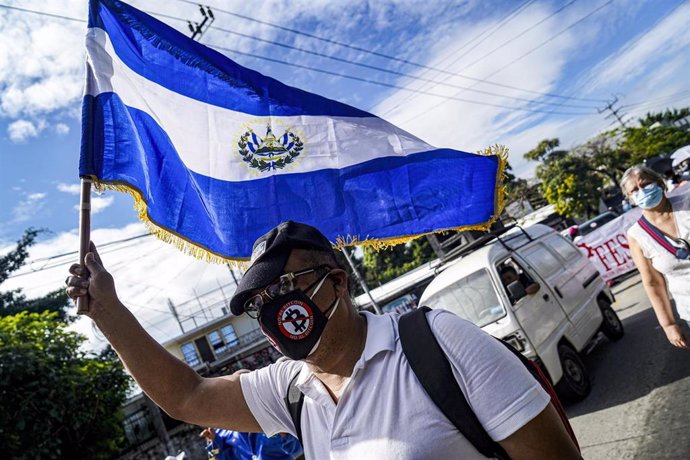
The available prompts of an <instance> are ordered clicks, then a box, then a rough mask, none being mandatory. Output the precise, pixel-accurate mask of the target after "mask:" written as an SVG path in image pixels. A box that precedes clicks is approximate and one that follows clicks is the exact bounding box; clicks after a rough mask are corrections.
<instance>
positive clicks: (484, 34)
mask: <svg viewBox="0 0 690 460" xmlns="http://www.w3.org/2000/svg"><path fill="white" fill-rule="evenodd" d="M533 2H534V0H528V1H526V2H524V3H522V4H521V5H518V7H517V8H515V9H514V10H512V11H510V12H509V13H508V14H507V15H506V16H505V17H503V19H501V20H500V21H499V22H498V23H497V24H496V25H495V26H494V27H489V28H487V29H486V30H485V31H484V32H482V33H481V34H479V35H476V36H474V37H472V38H470V39H469V40H468V41H466V42H465V43H464V44H463V45H462V46H460V47H459V48H457V49H455V50H453V51H451V52H450V53H448V54H447V55H446V56H444V57H443V58H442V59H441V62H446V61H448V60H449V59H451V58H452V57H453V56H454V55H456V54H457V53H460V51H462V50H463V49H465V48H466V47H467V46H469V45H470V43H472V42H474V41H476V40H479V41H478V42H477V43H475V44H474V45H473V46H472V47H471V48H470V49H469V50H468V51H467V52H469V51H472V50H473V49H475V48H476V47H477V46H478V45H480V44H481V43H483V42H484V41H485V40H486V39H487V38H489V37H490V36H491V35H492V34H493V33H494V32H495V31H497V30H498V29H499V28H500V27H501V26H502V25H504V24H507V23H508V21H510V19H512V18H513V17H514V16H515V15H517V14H518V13H520V12H521V11H523V10H524V9H525V8H526V7H527V6H529V5H531V4H532V3H533ZM467 52H465V53H463V54H461V55H460V58H462V57H464V56H465V55H466V54H467ZM460 58H458V59H460ZM458 59H456V60H454V61H453V62H452V63H451V64H448V65H446V66H444V67H445V68H444V70H448V69H450V68H451V66H452V65H453V64H454V63H456V62H457V61H458ZM428 73H431V69H424V71H423V72H422V73H421V75H420V76H424V75H426V74H428ZM429 86H430V85H426V84H424V85H422V86H421V87H420V89H428V88H429ZM415 97H417V95H416V94H411V95H409V96H408V97H406V98H405V99H404V100H403V101H401V102H400V103H399V104H397V105H396V106H395V107H393V108H391V109H388V110H386V111H385V112H384V113H383V114H381V116H382V117H384V116H386V115H388V114H389V113H391V112H392V111H393V110H395V109H397V108H398V107H400V106H401V105H403V104H407V103H409V102H410V101H411V100H413V99H414V98H415ZM372 107H373V106H372ZM372 107H370V108H369V110H371V108H372Z"/></svg>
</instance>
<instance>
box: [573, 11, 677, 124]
mask: <svg viewBox="0 0 690 460" xmlns="http://www.w3.org/2000/svg"><path fill="white" fill-rule="evenodd" d="M685 1H686V0H680V2H679V3H678V4H677V5H676V6H674V7H673V8H671V9H670V10H668V11H667V12H666V13H664V14H663V15H662V16H660V17H659V18H657V20H656V21H654V23H653V24H652V25H651V26H649V27H648V28H647V30H645V31H644V33H642V34H640V35H639V36H637V38H635V39H634V40H633V41H631V42H628V43H626V44H625V46H624V47H623V49H622V50H621V51H620V52H618V53H617V55H620V54H622V53H623V52H625V51H627V50H629V49H630V48H631V47H632V46H634V45H635V44H637V43H638V42H639V41H640V40H642V39H643V38H644V37H645V36H647V35H648V34H649V33H650V32H651V31H652V30H654V28H655V27H656V26H657V25H658V24H659V23H660V22H661V21H663V20H664V19H666V18H667V17H668V16H669V15H671V14H672V13H673V12H674V11H676V10H677V9H678V8H679V7H680V6H681V5H682V4H683V3H685ZM595 69H596V68H595ZM596 77H597V75H596V73H595V72H594V71H592V75H591V76H590V77H589V78H587V79H586V80H585V81H584V82H582V83H581V84H579V85H577V87H576V88H575V89H574V90H573V91H572V92H571V93H570V94H574V93H575V92H577V91H579V90H580V88H583V87H584V86H586V85H588V84H589V83H590V82H592V81H593V80H594V79H595V78H596ZM625 107H626V106H625V105H623V106H621V109H623V108H625ZM612 124H615V122H614V123H612Z"/></svg>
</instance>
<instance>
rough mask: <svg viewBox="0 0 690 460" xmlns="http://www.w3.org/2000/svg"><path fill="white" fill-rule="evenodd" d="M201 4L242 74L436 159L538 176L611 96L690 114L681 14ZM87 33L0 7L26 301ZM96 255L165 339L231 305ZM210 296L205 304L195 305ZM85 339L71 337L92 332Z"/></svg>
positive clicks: (39, 277) (686, 10)
mask: <svg viewBox="0 0 690 460" xmlns="http://www.w3.org/2000/svg"><path fill="white" fill-rule="evenodd" d="M86 3H87V2H86V1H73V0H61V1H58V0H50V1H48V0H44V1H40V0H33V1H28V0H23V1H22V0H17V1H9V0H4V1H0V4H2V5H6V6H7V5H9V6H13V7H15V8H24V9H30V10H35V11H40V12H45V13H50V14H54V15H60V16H65V17H69V18H74V19H83V18H85V17H86ZM131 3H132V4H133V5H134V6H135V7H137V8H140V9H143V10H145V11H148V12H152V13H154V16H157V17H158V18H159V19H161V20H163V21H164V22H166V23H168V24H169V25H171V26H173V27H175V28H177V29H179V30H180V31H183V32H185V33H188V30H187V25H186V23H185V22H184V21H182V20H178V19H173V18H184V19H192V20H197V21H198V20H200V19H201V16H200V13H199V11H198V7H197V6H196V5H195V4H190V3H193V2H184V1H180V0H171V1H166V2H156V1H154V0H137V1H132V2H131ZM209 3H210V6H211V8H212V9H213V11H214V12H215V17H216V20H215V22H214V23H213V25H212V27H211V29H210V30H209V31H208V32H207V33H206V34H205V35H204V36H203V37H202V40H201V41H202V42H203V43H205V44H207V45H210V46H214V47H217V48H225V50H221V51H222V52H224V53H225V54H227V55H228V56H230V57H231V58H233V59H235V60H236V61H238V62H239V63H241V64H243V65H245V66H247V67H251V68H253V69H256V70H258V71H260V72H262V73H264V74H267V75H270V76H272V77H275V78H277V79H279V80H281V81H283V82H285V83H287V84H290V85H293V86H297V87H300V88H303V89H306V90H308V91H312V92H316V93H319V94H321V95H324V96H327V97H330V98H333V99H337V100H339V101H342V102H345V103H348V104H351V105H354V106H357V107H359V108H362V109H365V110H368V111H371V112H372V113H374V114H376V115H379V116H382V117H384V118H386V119H388V120H389V121H391V122H393V123H394V124H397V125H398V126H400V127H402V128H403V129H406V130H408V131H410V132H411V133H413V134H415V135H417V136H419V137H421V138H422V139H424V140H425V141H427V142H429V143H431V144H433V145H436V146H439V147H451V148H456V149H460V150H466V151H475V150H478V149H481V148H484V147H486V146H488V145H491V144H494V143H503V144H506V145H507V146H508V147H509V149H510V150H511V157H510V161H511V163H512V164H513V166H514V169H515V171H516V172H517V173H518V174H519V175H522V176H525V177H527V176H530V175H531V174H532V171H533V169H534V166H535V164H534V163H529V162H525V161H524V160H523V159H522V154H523V153H524V152H526V151H527V150H529V149H530V148H532V147H533V146H535V145H536V144H537V143H538V142H539V141H540V140H541V139H544V138H551V137H558V138H560V139H561V141H562V145H563V146H564V147H566V148H568V147H573V146H576V145H578V144H579V143H581V142H583V141H585V140H586V139H588V138H590V137H592V136H594V135H596V134H597V133H598V132H600V131H602V130H605V129H608V128H609V127H610V125H611V120H610V119H605V118H604V116H605V114H599V113H598V111H597V108H602V107H603V106H604V104H605V101H607V100H611V99H612V98H613V97H618V99H619V103H618V106H622V111H621V112H622V113H624V114H625V116H626V119H632V118H634V117H635V116H639V115H642V114H644V113H645V112H646V111H650V110H651V111H654V110H661V109H664V108H667V107H684V106H688V105H690V80H689V79H688V71H689V70H690V34H688V32H687V24H689V23H690V2H679V1H678V0H649V1H633V0H611V1H609V0H576V1H566V0H564V1H559V2H555V1H538V0H537V1H535V0H532V1H529V0H528V1H517V0H516V1H480V0H468V1H464V2H436V1H431V2H430V1H385V0H380V1H376V2H364V1H354V0H353V1H326V0H304V1H291V2H240V1H227V2H221V1H219V0H213V1H212V0H209ZM228 12H232V13H236V14H237V15H241V16H245V17H246V18H241V17H238V16H237V15H231V14H228ZM163 15H165V16H163ZM266 23H272V24H275V25H279V26H281V27H282V28H279V27H272V26H270V25H268V24H266ZM85 27H86V25H85V24H84V23H82V22H78V21H72V20H68V19H59V18H56V17H49V16H42V15H38V14H33V13H29V12H22V11H18V10H16V9H14V10H13V9H9V8H5V7H2V6H0V184H1V185H2V186H1V187H0V250H2V248H5V249H7V248H9V247H10V246H11V244H12V242H13V241H15V240H16V239H18V238H19V237H20V236H21V234H22V232H23V230H24V229H25V228H27V227H29V226H33V227H42V228H47V229H48V230H50V233H48V234H46V235H44V236H42V239H41V242H40V244H38V245H37V246H36V247H35V248H34V249H33V250H32V252H31V257H32V263H31V264H30V265H29V266H28V268H26V269H24V272H25V273H26V274H24V275H22V276H19V277H16V278H12V279H10V280H8V281H7V282H6V285H4V286H2V287H0V289H5V288H14V287H23V288H25V289H26V290H27V292H28V293H29V294H30V295H31V294H40V293H42V292H45V291H46V290H49V289H52V288H55V287H56V286H58V285H59V283H60V282H61V281H62V280H63V279H64V276H65V272H64V264H66V263H67V262H68V259H70V257H62V258H55V259H50V260H49V261H47V262H46V261H43V260H40V259H42V258H45V257H50V256H54V255H59V254H63V253H66V252H70V251H73V250H75V249H76V248H77V246H76V227H77V212H76V210H75V205H76V203H77V200H78V195H76V194H75V192H76V190H77V184H78V177H77V163H78V153H79V144H80V134H81V133H80V118H79V116H80V101H81V92H82V89H83V76H84V50H83V36H84V32H85ZM286 29H292V30H296V31H301V32H302V34H296V33H293V32H290V31H288V30H286ZM313 36H316V37H322V38H326V39H328V40H330V41H326V40H318V39H316V38H314V37H313ZM250 37H254V38H250ZM257 39H259V40H257ZM262 40H263V41H262ZM269 42H276V43H280V44H282V45H283V46H280V45H276V44H273V43H269ZM342 44H347V45H349V47H347V46H342ZM290 47H292V48H290ZM295 48H297V49H295ZM228 49H231V50H234V51H228ZM364 50H368V51H369V52H365V51H364ZM238 52H240V53H243V54H238ZM309 52H311V53H309ZM384 55H385V56H389V57H395V58H396V59H389V58H386V57H384ZM325 56H330V57H332V58H331V59H329V58H327V57H325ZM260 57H267V58H270V59H274V60H280V61H285V62H286V63H288V64H279V63H275V62H270V61H266V60H264V59H261V58H260ZM333 58H335V59H333ZM411 63H415V64H417V65H413V64H411ZM298 66H306V67H311V68H315V69H320V70H322V71H326V72H331V73H335V74H338V75H332V74H325V73H320V72H317V71H315V70H308V69H305V68H303V67H298ZM381 69H383V70H381ZM386 70H387V72H386ZM340 75H347V76H349V77H354V78H356V79H360V80H355V79H352V78H346V77H344V76H340ZM361 80H370V81H375V82H378V83H379V84H374V83H371V82H365V81H361ZM545 94H549V96H547V95H545ZM459 99H462V100H459ZM470 101H472V102H470ZM549 112H551V113H549ZM94 206H95V208H94V215H93V229H94V239H95V240H96V241H97V242H100V243H105V242H110V241H117V240H120V239H123V238H126V237H130V236H136V235H138V234H141V233H143V227H141V225H140V224H138V223H137V221H136V216H135V213H134V211H133V210H132V202H131V199H130V198H129V197H128V196H124V195H120V194H117V193H106V194H103V195H100V196H95V197H94ZM104 258H105V259H106V263H107V264H108V263H110V264H111V265H110V266H111V268H112V270H113V272H114V273H115V277H116V279H117V280H118V288H119V289H120V293H121V295H122V296H123V297H124V298H125V300H127V301H128V302H129V303H128V306H130V307H131V308H132V309H133V310H135V313H137V315H138V316H139V317H140V318H141V319H142V321H143V322H145V323H148V324H149V326H148V327H149V329H150V331H151V333H152V334H153V335H154V336H155V337H157V338H159V339H165V338H169V336H170V334H172V333H174V331H175V328H176V327H177V326H176V325H175V324H174V323H173V322H172V320H171V318H170V315H169V314H167V313H165V312H167V306H166V302H167V300H166V299H167V298H171V299H173V301H174V302H176V303H181V304H183V306H186V307H188V310H189V311H188V313H189V314H190V315H198V314H199V313H198V310H195V308H196V307H193V306H192V304H193V303H195V302H187V301H189V300H190V299H194V298H195V295H196V294H199V295H200V300H201V301H202V302H205V303H207V304H214V303H215V304H217V305H220V304H222V300H223V296H228V295H229V294H230V293H231V292H232V288H231V287H228V283H230V281H231V278H230V277H229V273H228V271H227V269H226V268H224V267H215V266H207V265H205V264H203V263H200V262H196V261H195V260H194V259H191V258H189V257H187V256H185V255H182V254H179V253H176V252H175V251H174V250H173V249H171V248H169V247H167V246H166V245H164V244H163V243H160V242H158V241H154V240H153V238H141V239H138V240H135V241H133V242H128V243H122V244H120V245H117V244H116V245H113V246H112V247H111V251H110V252H109V254H107V255H106V256H105V257H104ZM69 261H70V262H71V260H69ZM61 264H63V265H61ZM53 265H54V267H53V268H50V267H52V266H53ZM46 267H48V268H46ZM30 270H34V271H35V272H33V271H32V273H29V271H30ZM152 273H153V275H152ZM230 284H231V283H230ZM218 286H221V288H223V287H225V288H224V289H218ZM208 291H214V292H212V294H209V295H203V294H204V293H206V292H208ZM195 292H196V294H195ZM184 302H187V303H184ZM126 303H127V302H126ZM196 306H198V304H196ZM85 324H86V323H84V324H82V325H81V326H80V327H81V330H83V331H85V332H89V328H88V327H87V326H86V325H85Z"/></svg>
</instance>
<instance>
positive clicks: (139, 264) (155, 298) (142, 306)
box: [0, 223, 234, 348]
mask: <svg viewBox="0 0 690 460" xmlns="http://www.w3.org/2000/svg"><path fill="white" fill-rule="evenodd" d="M144 234H146V230H145V229H144V226H143V225H142V224H140V223H136V224H131V225H127V226H125V227H122V228H108V229H93V230H92V232H91V239H92V240H93V241H94V242H95V243H96V245H98V246H99V253H100V255H101V258H102V260H103V263H104V265H105V267H106V268H107V269H108V270H109V271H110V272H111V273H112V274H113V277H114V278H115V284H116V287H117V292H118V295H119V297H120V299H121V300H122V301H123V303H124V304H125V305H127V307H128V308H130V310H132V311H133V313H134V314H135V316H136V317H137V319H138V320H139V321H140V322H141V324H142V325H143V326H144V328H145V329H146V330H147V331H148V332H149V333H150V334H151V335H153V336H154V338H156V339H157V340H159V341H161V342H163V341H166V340H169V339H171V338H173V337H175V336H177V335H179V332H180V331H179V326H178V325H177V323H176V322H175V320H174V319H173V317H172V315H171V314H170V312H169V309H168V305H167V302H168V300H167V299H170V300H171V301H172V302H173V303H174V304H175V305H177V308H178V312H179V314H180V316H181V317H189V318H191V317H194V318H195V319H196V321H197V322H198V323H199V324H201V323H203V322H204V321H205V317H206V318H210V317H217V316H219V315H221V314H222V312H221V307H222V306H223V305H225V299H226V297H225V296H230V295H232V293H233V291H234V282H233V281H232V277H231V275H230V273H229V272H228V268H227V267H226V266H224V265H209V264H207V263H205V262H202V261H199V260H197V259H194V258H192V257H190V256H187V255H185V254H183V253H182V252H180V251H178V250H177V249H175V248H174V247H173V246H171V245H169V244H167V243H163V242H162V241H160V240H157V239H156V238H154V237H152V236H145V237H142V238H137V239H134V240H129V241H123V242H121V243H116V244H110V245H107V243H110V242H113V241H120V240H124V239H128V238H132V237H136V236H138V235H144ZM3 246H4V245H3ZM8 247H9V248H11V246H8ZM78 247H79V237H78V234H77V231H76V230H74V231H70V232H63V233H60V234H58V235H55V236H54V237H52V238H50V239H46V240H42V241H39V242H38V243H37V244H35V245H34V246H32V247H31V248H30V249H29V260H28V261H27V264H26V265H25V266H24V267H23V268H22V269H20V271H18V272H17V274H19V273H27V274H25V275H22V276H19V277H14V278H10V279H8V280H7V281H6V282H5V283H3V284H2V285H1V286H0V290H3V291H4V290H9V289H16V288H23V289H24V292H25V293H26V295H27V297H29V298H33V297H37V296H40V295H43V294H45V293H47V292H50V291H52V290H54V289H57V288H60V287H61V286H63V283H64V280H65V277H66V276H67V269H68V267H69V266H70V265H71V264H72V263H73V262H74V261H75V260H76V257H77V256H76V254H74V252H75V251H76V250H77V249H78ZM60 254H66V255H65V256H61V257H57V258H54V259H51V260H50V263H47V262H46V261H45V258H47V257H52V256H56V255H60ZM32 270H36V271H35V272H32ZM219 286H221V289H219ZM195 291H196V293H195ZM196 294H198V295H199V300H200V301H201V302H202V304H203V305H204V306H205V312H202V311H201V308H200V307H199V303H198V302H197V300H196ZM90 323H91V320H89V319H88V318H81V319H80V320H79V321H78V322H77V324H76V325H75V326H74V328H75V329H76V330H78V331H80V332H81V333H84V334H85V335H86V336H87V337H89V339H90V341H89V344H88V346H89V347H90V348H97V347H101V346H103V345H104V343H103V342H100V341H99V340H98V339H97V338H96V337H95V335H94V333H93V331H92V330H91V324H90ZM184 325H185V327H186V328H187V330H189V329H191V328H192V327H193V326H194V322H193V321H192V320H191V319H189V320H187V321H185V322H184Z"/></svg>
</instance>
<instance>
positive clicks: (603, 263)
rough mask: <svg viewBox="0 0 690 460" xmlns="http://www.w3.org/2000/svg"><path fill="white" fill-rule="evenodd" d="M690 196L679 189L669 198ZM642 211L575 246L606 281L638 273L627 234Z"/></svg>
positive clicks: (617, 220)
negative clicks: (585, 255) (633, 272)
mask: <svg viewBox="0 0 690 460" xmlns="http://www.w3.org/2000/svg"><path fill="white" fill-rule="evenodd" d="M685 193H690V185H684V186H682V187H678V188H676V189H675V190H673V191H672V192H671V193H669V196H675V195H681V194H685ZM641 214H642V210H641V209H640V208H635V209H632V210H630V211H628V212H626V213H625V214H623V215H621V216H619V217H617V218H615V219H614V220H612V221H611V222H609V223H607V224H606V225H603V226H602V227H600V228H598V229H596V230H594V231H593V232H592V233H588V234H587V235H585V236H583V237H582V238H580V239H578V240H577V241H576V242H575V245H576V246H577V247H578V248H580V250H581V251H582V252H584V253H585V254H587V257H589V260H590V261H592V263H594V266H596V267H597V270H599V273H601V277H602V278H603V279H604V281H610V280H612V279H613V278H615V277H617V276H620V275H623V274H625V273H628V272H630V271H632V270H635V263H634V262H633V260H632V256H631V255H630V248H629V246H628V238H627V237H626V234H625V232H627V231H628V229H629V228H630V227H631V226H632V225H633V224H634V223H635V222H637V219H639V218H640V215H641Z"/></svg>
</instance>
